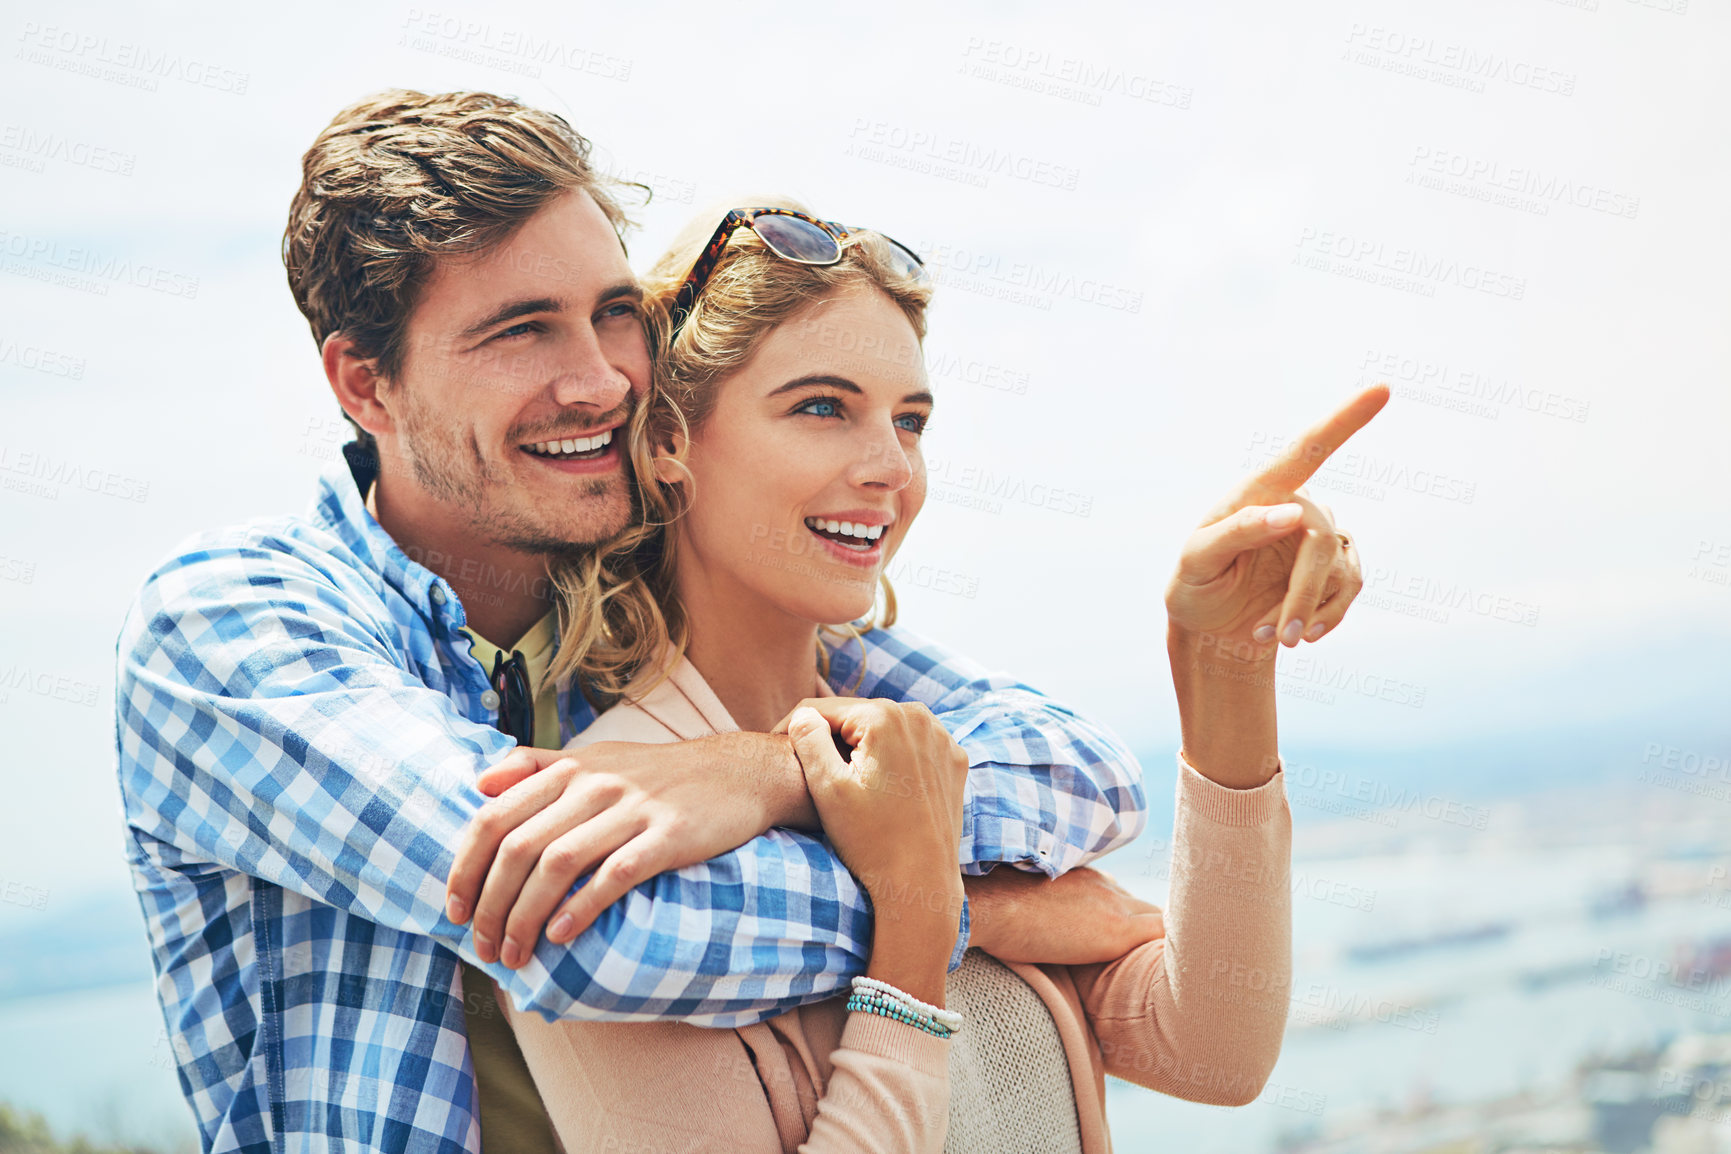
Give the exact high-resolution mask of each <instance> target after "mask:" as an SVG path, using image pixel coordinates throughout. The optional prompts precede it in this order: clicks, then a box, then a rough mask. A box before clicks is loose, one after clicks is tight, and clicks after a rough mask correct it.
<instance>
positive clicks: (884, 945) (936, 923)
mask: <svg viewBox="0 0 1731 1154" xmlns="http://www.w3.org/2000/svg"><path fill="white" fill-rule="evenodd" d="M923 876H924V877H925V878H927V879H928V880H929V879H930V877H931V875H930V874H929V873H928V874H925V875H923ZM868 892H869V893H870V894H871V898H872V913H873V924H872V953H871V960H870V961H869V962H868V963H867V965H866V975H867V976H868V977H872V978H876V979H878V980H879V981H883V982H888V983H889V984H890V985H892V986H895V987H897V988H898V989H902V990H906V991H907V992H908V993H909V994H912V995H913V996H914V997H916V998H919V999H920V1000H921V1001H926V1002H930V1003H932V1004H933V1005H935V1006H941V1005H943V1004H944V1002H943V998H944V979H945V976H946V975H947V974H948V973H949V962H950V955H951V954H953V953H954V952H955V948H956V936H957V935H958V934H959V933H960V932H961V917H962V902H963V900H964V891H963V889H962V883H961V877H960V875H959V874H958V875H957V876H956V878H955V884H954V885H953V886H952V885H944V886H938V887H932V886H930V885H927V886H925V887H923V888H922V886H921V885H919V884H918V883H915V882H912V881H909V882H907V883H905V884H902V885H899V886H898V885H894V884H883V885H879V886H877V887H875V888H873V889H870V890H868Z"/></svg>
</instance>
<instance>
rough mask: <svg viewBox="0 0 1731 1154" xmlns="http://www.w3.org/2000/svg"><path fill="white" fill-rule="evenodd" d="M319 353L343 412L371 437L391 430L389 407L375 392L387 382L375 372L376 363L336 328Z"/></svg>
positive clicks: (383, 387)
mask: <svg viewBox="0 0 1731 1154" xmlns="http://www.w3.org/2000/svg"><path fill="white" fill-rule="evenodd" d="M319 353H320V355H321V356H322V357H323V358H324V363H325V379H326V380H328V381H329V382H330V383H331V392H333V393H335V394H336V395H337V404H339V405H341V406H342V407H343V412H345V413H347V414H348V415H349V416H351V417H353V418H354V420H355V423H356V424H357V425H359V426H360V427H361V428H363V429H365V430H366V431H367V432H369V433H371V434H372V435H373V436H375V437H377V436H379V435H380V434H389V433H391V432H393V431H394V430H395V425H394V423H393V422H392V419H391V413H390V410H389V409H387V408H386V407H385V404H384V401H383V400H381V399H380V396H379V394H380V392H381V390H384V389H386V388H388V382H387V381H386V380H385V379H384V378H383V377H381V376H379V374H378V363H377V362H376V361H374V360H372V359H371V358H367V357H362V356H359V355H358V354H356V352H355V343H354V342H353V341H351V340H350V339H349V338H348V337H346V336H344V335H343V334H342V333H340V332H337V333H332V334H331V335H330V336H328V337H326V338H325V343H324V345H323V346H322V347H321V348H320V350H319Z"/></svg>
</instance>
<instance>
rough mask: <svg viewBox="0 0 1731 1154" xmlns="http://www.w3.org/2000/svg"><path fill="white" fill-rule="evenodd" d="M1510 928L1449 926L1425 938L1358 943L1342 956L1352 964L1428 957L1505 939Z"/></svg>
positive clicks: (1483, 924) (1499, 924)
mask: <svg viewBox="0 0 1731 1154" xmlns="http://www.w3.org/2000/svg"><path fill="white" fill-rule="evenodd" d="M1514 928H1515V927H1514V923H1513V922H1478V923H1475V924H1472V925H1464V926H1449V927H1447V928H1444V929H1440V930H1433V931H1431V932H1430V933H1426V934H1414V935H1411V936H1408V937H1400V938H1383V939H1381V940H1379V941H1372V942H1360V943H1358V944H1357V945H1353V946H1348V947H1347V949H1346V956H1347V957H1348V958H1350V959H1351V960H1353V961H1355V962H1386V961H1389V960H1390V959H1393V958H1404V957H1408V956H1410V955H1412V954H1422V953H1428V952H1429V951H1431V950H1443V949H1452V948H1454V947H1457V946H1480V945H1484V944H1485V943H1487V942H1494V941H1499V940H1501V939H1503V938H1506V937H1508V936H1509V933H1510V932H1511V931H1513V929H1514Z"/></svg>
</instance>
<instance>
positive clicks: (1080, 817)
mask: <svg viewBox="0 0 1731 1154" xmlns="http://www.w3.org/2000/svg"><path fill="white" fill-rule="evenodd" d="M865 642H866V652H867V654H868V661H867V670H866V673H865V674H864V676H863V677H862V676H861V674H860V672H859V660H858V658H857V656H856V654H857V653H858V651H859V646H857V645H855V644H854V643H851V642H850V643H849V644H848V645H847V646H846V647H845V648H844V649H842V650H841V651H839V652H835V653H832V655H831V662H832V664H831V670H830V684H831V686H832V687H833V688H834V689H836V690H837V692H839V693H841V694H843V695H844V696H864V697H873V696H877V697H888V698H892V699H894V700H897V701H904V702H918V703H920V704H922V705H925V706H926V707H927V708H928V709H930V710H931V711H932V712H933V714H934V715H935V716H936V717H937V718H938V720H939V722H940V723H941V724H942V725H943V726H944V728H945V731H946V732H947V733H948V734H949V737H950V739H951V740H953V741H954V742H955V743H956V744H958V745H960V746H961V747H962V748H963V749H964V750H965V751H966V752H967V754H968V758H969V774H968V783H967V789H966V796H965V804H964V810H963V819H962V820H963V829H962V838H961V843H960V846H959V847H958V851H957V853H958V858H959V863H960V866H961V868H962V871H963V872H964V873H968V874H983V873H985V872H987V871H989V870H990V869H992V868H993V867H994V866H996V865H999V864H1002V863H1006V862H1007V863H1011V864H1014V865H1016V866H1018V867H1019V868H1022V869H1027V870H1031V871H1035V872H1039V873H1043V874H1045V875H1046V876H1048V877H1055V876H1057V875H1058V874H1061V873H1063V872H1065V871H1067V870H1069V869H1072V868H1074V867H1075V866H1077V865H1081V864H1083V863H1085V862H1087V861H1090V860H1092V859H1094V858H1097V857H1099V856H1100V855H1102V854H1105V853H1107V852H1109V851H1110V850H1112V849H1114V848H1116V847H1118V846H1120V845H1123V844H1125V843H1126V842H1128V841H1130V840H1131V839H1133V838H1134V837H1135V836H1136V835H1137V834H1138V833H1140V832H1141V830H1142V827H1143V825H1144V824H1146V821H1147V812H1146V806H1145V803H1144V800H1143V794H1142V773H1141V769H1140V767H1139V766H1138V765H1137V764H1136V760H1135V758H1134V757H1132V756H1131V755H1130V753H1129V752H1128V751H1127V750H1125V749H1124V747H1123V745H1122V744H1121V743H1120V742H1118V740H1117V739H1116V738H1114V737H1112V736H1111V735H1110V734H1109V733H1107V732H1106V731H1105V730H1103V729H1101V728H1100V727H1098V726H1096V725H1093V724H1091V723H1090V722H1087V721H1084V720H1083V719H1081V718H1079V717H1077V716H1076V715H1075V714H1074V713H1072V712H1071V711H1070V710H1068V709H1066V708H1065V707H1064V706H1062V705H1059V704H1058V703H1057V702H1054V701H1052V700H1051V699H1050V698H1047V697H1044V696H1042V695H1041V694H1039V693H1037V692H1035V691H1034V690H1032V689H1029V688H1028V687H1027V686H1025V685H1021V684H1020V683H1017V682H1013V681H1010V680H1008V679H1005V678H1001V677H991V676H988V675H986V674H985V673H984V672H983V671H982V670H980V669H979V668H978V667H976V666H974V665H972V664H971V663H969V662H967V661H965V660H964V659H962V658H960V657H957V656H956V655H955V654H953V653H949V652H947V651H945V650H943V649H942V648H940V647H939V646H936V645H933V644H931V643H930V642H927V641H925V640H923V639H921V638H917V637H915V636H914V635H913V634H911V633H908V632H906V631H895V632H891V631H886V630H874V631H873V632H871V633H870V634H868V635H867V636H866V638H865ZM810 704H812V705H814V706H816V707H818V708H819V709H820V710H821V709H822V708H823V704H822V702H820V701H813V702H811V703H810ZM781 740H782V741H783V745H782V747H780V748H779V750H772V749H770V748H769V747H767V746H766V747H763V748H758V747H743V746H742V745H741V744H740V743H742V742H758V743H762V742H766V741H768V737H767V736H766V735H756V734H751V735H748V734H740V733H733V734H726V735H722V736H717V737H713V738H705V739H703V740H701V741H698V742H686V743H682V744H679V745H663V746H633V745H625V744H618V743H611V742H604V743H602V744H600V745H593V746H589V747H588V749H587V750H586V751H584V753H582V754H579V755H578V756H579V757H580V758H582V757H586V756H589V757H592V758H593V763H592V764H582V763H579V762H565V763H563V764H560V765H556V766H554V767H552V768H550V769H547V768H543V769H539V771H537V768H536V767H527V766H525V767H518V768H513V769H510V770H509V771H499V772H496V773H489V774H487V775H486V777H485V778H484V779H483V781H482V783H481V787H482V789H483V790H484V791H485V792H487V793H488V794H489V795H492V796H494V797H495V798H496V800H494V801H493V802H492V803H490V804H489V805H488V806H487V808H486V810H485V811H484V815H485V816H484V819H483V820H482V821H479V822H476V823H475V824H474V825H472V826H471V827H470V829H469V831H468V832H467V833H466V834H465V835H464V839H463V842H462V844H461V846H460V847H459V849H458V853H457V860H456V865H455V866H454V868H453V870H452V872H451V878H450V897H451V900H452V901H453V903H455V905H456V907H457V909H458V911H459V912H458V914H457V916H458V917H462V916H464V913H465V912H467V911H470V910H473V911H474V925H475V929H476V933H477V934H478V935H482V936H484V937H485V938H486V939H487V941H489V942H498V941H499V940H500V939H501V937H503V938H504V939H505V941H506V942H507V943H508V944H507V945H506V946H505V947H504V950H503V955H502V956H503V958H504V961H505V963H506V964H507V965H514V964H517V959H520V958H521V957H522V956H523V953H522V951H523V946H522V943H529V942H534V941H536V940H537V939H539V938H541V937H542V935H543V933H545V935H546V937H547V938H548V939H550V940H552V941H554V942H562V941H568V940H570V939H571V937H572V936H573V935H574V934H577V933H580V932H582V931H583V929H584V928H585V927H587V926H588V925H589V924H590V921H591V920H592V919H593V918H595V917H597V916H598V915H599V914H600V913H601V911H603V910H605V909H607V908H608V907H609V906H611V905H612V904H613V903H614V902H615V901H617V900H619V898H620V897H621V896H622V895H624V894H625V893H626V892H627V891H628V890H629V889H630V887H631V886H633V885H635V884H636V883H637V881H638V880H639V879H641V878H644V877H648V876H651V875H654V874H658V873H661V872H663V871H671V870H675V869H678V868H680V867H681V866H684V865H687V864H689V863H693V862H700V861H703V860H704V859H706V858H708V857H709V856H710V855H712V854H716V853H720V852H722V851H724V850H726V849H729V848H731V847H734V846H737V845H739V844H740V842H741V841H742V840H744V839H746V838H749V837H751V836H753V835H754V834H756V833H758V832H760V831H762V830H764V829H767V828H768V827H769V825H770V824H771V822H772V821H773V822H775V823H778V824H783V825H785V824H787V822H788V818H787V816H785V814H786V813H788V812H791V811H793V810H794V808H795V807H791V806H789V805H787V803H786V799H787V798H788V797H789V796H791V794H790V793H789V791H786V790H783V789H780V788H779V785H780V784H781V783H784V782H786V781H787V780H788V779H789V778H791V779H792V780H793V781H794V782H796V783H800V784H799V786H798V788H797V789H796V790H795V791H793V792H795V793H798V794H800V795H803V780H804V774H803V771H802V770H801V769H800V767H799V765H798V763H797V761H795V760H794V759H793V757H792V753H791V750H789V749H787V748H786V747H785V739H781ZM735 762H737V763H738V764H734V763H735ZM753 778H760V779H763V780H765V781H772V782H775V783H777V786H778V788H773V789H771V790H769V791H767V794H766V796H774V797H776V798H777V799H778V803H777V804H778V805H779V806H780V808H781V811H782V812H783V814H784V816H782V817H778V818H774V819H769V820H764V819H762V817H761V814H760V815H759V820H762V821H763V824H760V825H755V826H751V825H749V820H750V819H749V818H743V817H741V815H739V814H735V813H729V814H726V815H718V814H717V813H716V812H715V808H716V799H717V797H723V796H728V795H730V794H733V793H736V792H738V791H740V790H743V789H747V788H751V786H748V785H747V784H746V782H747V781H749V780H751V779H753ZM772 811H773V810H771V809H766V810H765V811H763V812H772ZM742 822H744V823H745V824H741V823H742ZM574 886H575V889H574V888H573V887H574ZM968 916H969V915H968V912H967V909H966V907H965V906H964V908H963V911H962V934H961V938H960V940H959V941H958V942H957V945H956V950H955V953H954V955H953V956H952V959H951V966H952V968H954V966H956V965H959V964H960V961H961V955H962V952H963V950H964V949H965V947H966V945H967V937H968V930H967V927H968ZM482 952H483V954H484V955H486V956H489V957H490V956H492V955H491V953H490V951H489V950H487V949H484V950H483V951H482Z"/></svg>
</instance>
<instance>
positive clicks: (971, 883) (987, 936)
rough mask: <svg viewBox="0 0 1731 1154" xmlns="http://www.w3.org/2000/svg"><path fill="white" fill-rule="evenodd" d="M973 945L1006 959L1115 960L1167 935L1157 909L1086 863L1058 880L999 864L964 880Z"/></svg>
mask: <svg viewBox="0 0 1731 1154" xmlns="http://www.w3.org/2000/svg"><path fill="white" fill-rule="evenodd" d="M962 885H963V887H964V888H965V889H966V890H967V891H968V908H969V915H968V926H969V932H968V944H969V945H971V946H978V947H979V948H980V949H982V950H984V951H986V952H987V953H988V954H991V955H992V956H993V957H994V958H998V959H1000V960H1002V961H1006V962H1043V963H1049V964H1061V965H1068V966H1080V965H1087V964H1089V963H1092V962H1110V961H1114V960H1116V959H1118V958H1121V957H1123V956H1124V955H1125V954H1127V953H1129V952H1130V951H1131V950H1133V949H1135V948H1136V947H1137V946H1139V945H1141V944H1142V943H1143V942H1151V941H1153V940H1154V939H1155V938H1160V937H1165V936H1166V921H1165V918H1164V917H1163V916H1162V914H1161V912H1160V907H1159V906H1156V905H1152V904H1150V903H1148V902H1145V901H1143V900H1142V899H1141V898H1138V897H1137V896H1135V895H1134V894H1132V893H1131V892H1130V891H1128V890H1126V889H1125V888H1124V887H1123V886H1121V885H1119V884H1118V883H1117V882H1115V881H1113V880H1112V878H1111V876H1110V875H1108V874H1104V873H1101V872H1100V871H1099V870H1093V869H1089V868H1087V867H1086V866H1081V867H1078V868H1076V869H1073V870H1071V871H1069V872H1068V873H1065V874H1060V875H1059V876H1058V877H1055V878H1047V877H1046V876H1045V875H1043V874H1035V873H1027V872H1024V871H1022V870H1019V869H1015V868H1013V867H1011V866H1007V865H1001V866H999V867H998V868H996V869H994V870H993V871H992V872H991V873H988V874H983V875H981V876H979V877H965V878H963V879H962Z"/></svg>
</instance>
